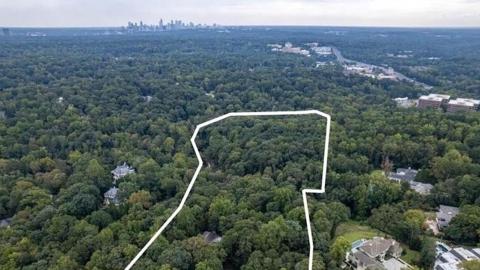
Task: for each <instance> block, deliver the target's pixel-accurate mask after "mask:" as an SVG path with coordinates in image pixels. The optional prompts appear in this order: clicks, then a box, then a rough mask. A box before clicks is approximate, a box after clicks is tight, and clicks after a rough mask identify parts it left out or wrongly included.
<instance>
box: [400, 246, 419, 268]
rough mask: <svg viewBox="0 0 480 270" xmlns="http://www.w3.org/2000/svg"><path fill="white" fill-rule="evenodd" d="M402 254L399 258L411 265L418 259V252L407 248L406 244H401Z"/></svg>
mask: <svg viewBox="0 0 480 270" xmlns="http://www.w3.org/2000/svg"><path fill="white" fill-rule="evenodd" d="M402 248H403V252H404V255H402V257H401V259H402V260H404V261H406V262H407V263H409V264H411V265H415V264H417V263H418V262H419V261H420V252H418V251H414V250H411V249H409V248H408V247H407V246H406V245H402Z"/></svg>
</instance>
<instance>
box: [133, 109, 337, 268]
mask: <svg viewBox="0 0 480 270" xmlns="http://www.w3.org/2000/svg"><path fill="white" fill-rule="evenodd" d="M308 114H316V115H320V116H322V117H325V118H326V119H327V127H326V135H325V148H324V154H323V168H322V169H323V171H322V188H321V189H304V190H302V197H303V205H304V208H305V220H306V222H307V231H308V242H309V245H310V253H309V257H308V269H309V270H312V265H313V236H312V228H311V226H310V213H309V211H308V202H307V193H312V194H320V193H324V192H325V179H326V177H327V160H328V144H329V141H330V122H331V118H330V115H328V114H326V113H323V112H321V111H318V110H307V111H278V112H233V113H227V114H224V115H222V116H219V117H217V118H214V119H211V120H209V121H206V122H203V123H201V124H199V125H198V126H197V127H196V128H195V131H194V132H193V136H192V138H191V139H190V142H191V143H192V146H193V150H194V151H195V155H196V156H197V159H198V166H197V169H196V170H195V173H194V174H193V177H192V180H191V181H190V184H189V185H188V188H187V191H186V192H185V194H184V195H183V198H182V201H181V202H180V205H179V206H178V207H177V209H176V210H175V211H174V212H173V213H172V215H171V216H170V217H169V218H168V219H167V221H165V223H164V224H163V225H162V227H160V229H158V231H157V232H156V233H155V234H154V235H153V236H152V238H151V239H150V240H149V241H148V242H147V244H145V246H144V247H143V248H142V249H141V250H140V252H138V254H137V256H135V258H133V260H132V261H131V262H130V263H129V264H128V265H127V267H125V270H130V269H131V268H132V267H133V265H135V263H136V262H137V261H138V259H140V257H142V255H143V254H144V253H145V251H147V249H148V248H149V247H150V246H151V245H152V244H153V242H155V240H156V239H157V238H158V237H159V236H160V234H161V233H162V232H163V231H164V230H165V229H166V228H167V226H168V225H169V224H170V223H171V222H172V221H173V219H174V218H175V217H176V216H177V215H178V213H179V212H180V210H182V208H183V206H184V204H185V201H186V200H187V198H188V195H190V191H191V190H192V187H193V184H194V183H195V180H197V177H198V174H199V173H200V170H201V169H202V166H203V160H202V156H201V155H200V152H199V151H198V147H197V144H196V143H195V139H196V137H197V135H198V132H199V131H200V129H202V128H204V127H206V126H209V125H211V124H214V123H216V122H219V121H222V120H224V119H226V118H229V117H238V116H286V115H308Z"/></svg>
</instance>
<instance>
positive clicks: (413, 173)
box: [388, 168, 433, 195]
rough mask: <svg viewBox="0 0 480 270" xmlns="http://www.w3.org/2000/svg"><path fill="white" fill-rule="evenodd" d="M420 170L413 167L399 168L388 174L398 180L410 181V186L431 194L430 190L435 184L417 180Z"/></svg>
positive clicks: (421, 192)
mask: <svg viewBox="0 0 480 270" xmlns="http://www.w3.org/2000/svg"><path fill="white" fill-rule="evenodd" d="M417 174H418V171H417V170H414V169H412V168H408V169H404V168H398V169H397V172H392V173H390V174H389V175H388V179H390V180H392V181H397V182H408V184H409V185H410V188H411V189H413V190H415V191H416V192H418V193H420V194H422V195H428V194H430V191H431V190H432V189H433V185H431V184H426V183H421V182H416V181H415V178H416V177H417Z"/></svg>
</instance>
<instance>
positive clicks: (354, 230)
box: [335, 221, 386, 243]
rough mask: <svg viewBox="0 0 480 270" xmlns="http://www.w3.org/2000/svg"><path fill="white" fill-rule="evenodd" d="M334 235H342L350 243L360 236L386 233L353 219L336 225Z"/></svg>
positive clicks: (367, 236)
mask: <svg viewBox="0 0 480 270" xmlns="http://www.w3.org/2000/svg"><path fill="white" fill-rule="evenodd" d="M335 236H337V237H338V236H343V237H344V238H345V239H347V240H348V241H349V242H350V243H353V242H355V241H357V240H360V239H362V238H364V239H368V238H373V237H375V236H386V234H385V233H383V232H381V231H379V230H376V229H373V228H372V227H370V226H368V225H363V224H361V223H359V222H355V221H349V222H346V223H342V224H340V225H339V226H338V227H337V231H336V232H335Z"/></svg>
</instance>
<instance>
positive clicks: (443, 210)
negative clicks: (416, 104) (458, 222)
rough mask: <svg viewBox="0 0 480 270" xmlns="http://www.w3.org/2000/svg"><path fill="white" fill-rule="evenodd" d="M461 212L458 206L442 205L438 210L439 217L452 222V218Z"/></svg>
mask: <svg viewBox="0 0 480 270" xmlns="http://www.w3.org/2000/svg"><path fill="white" fill-rule="evenodd" d="M459 212H460V209H459V208H458V207H453V206H447V205H440V208H439V209H438V212H437V219H440V220H443V221H446V222H450V220H451V219H452V218H454V217H455V216H456V215H458V213H459Z"/></svg>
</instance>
